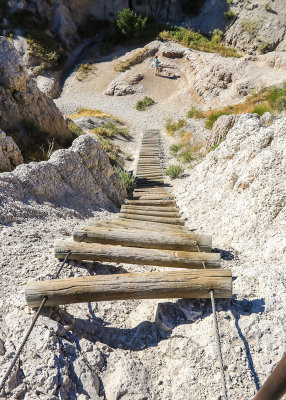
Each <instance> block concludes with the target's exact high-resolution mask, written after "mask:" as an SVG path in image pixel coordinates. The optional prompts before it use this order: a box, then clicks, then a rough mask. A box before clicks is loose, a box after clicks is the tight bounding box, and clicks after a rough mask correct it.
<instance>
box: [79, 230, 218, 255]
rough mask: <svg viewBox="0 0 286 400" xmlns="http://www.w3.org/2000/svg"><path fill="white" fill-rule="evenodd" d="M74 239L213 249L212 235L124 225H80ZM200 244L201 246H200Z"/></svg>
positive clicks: (154, 246) (113, 243)
mask: <svg viewBox="0 0 286 400" xmlns="http://www.w3.org/2000/svg"><path fill="white" fill-rule="evenodd" d="M73 239H74V240H75V241H77V242H80V241H83V242H86V243H101V244H112V245H120V246H126V247H143V248H153V249H165V250H184V251H191V252H196V251H198V250H199V249H200V251H203V252H210V251H211V244H212V240H211V236H207V235H205V236H203V235H196V234H194V233H191V232H190V233H187V232H186V233H180V234H179V233H178V232H177V233H175V234H174V233H172V232H160V231H159V232H154V231H153V232H150V231H146V230H144V229H141V230H140V231H139V230H136V229H132V228H130V229H129V230H127V229H124V228H123V227H116V228H113V227H105V228H103V227H95V226H93V227H92V226H85V225H80V226H77V227H76V228H75V229H74V233H73ZM198 246H199V248H198Z"/></svg>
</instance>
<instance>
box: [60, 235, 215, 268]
mask: <svg viewBox="0 0 286 400" xmlns="http://www.w3.org/2000/svg"><path fill="white" fill-rule="evenodd" d="M68 252H70V254H69V256H68V258H69V259H70V260H80V261H83V260H93V261H103V262H115V263H126V264H139V265H153V266H161V267H172V268H188V269H189V268H202V269H203V268H205V267H206V268H218V267H219V266H220V254H219V253H202V252H189V251H174V250H159V249H148V248H140V247H125V246H112V245H103V244H97V243H83V242H81V243H79V242H73V241H69V240H67V241H65V240H57V241H56V243H55V256H56V257H57V258H60V259H63V258H65V256H66V254H67V253H68Z"/></svg>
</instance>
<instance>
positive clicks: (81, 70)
mask: <svg viewBox="0 0 286 400" xmlns="http://www.w3.org/2000/svg"><path fill="white" fill-rule="evenodd" d="M96 70H97V66H96V65H95V64H90V63H85V64H80V66H79V67H78V68H77V70H76V79H77V80H78V81H83V80H84V79H86V78H88V77H89V76H90V75H92V74H94V72H95V71H96Z"/></svg>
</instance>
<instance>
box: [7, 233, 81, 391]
mask: <svg viewBox="0 0 286 400" xmlns="http://www.w3.org/2000/svg"><path fill="white" fill-rule="evenodd" d="M85 236H86V235H84V236H83V237H82V239H81V240H80V241H82V240H83V239H84V237H85ZM70 254H71V251H69V252H68V253H67V254H66V256H65V258H64V261H63V262H62V264H61V266H60V268H59V269H58V271H57V273H56V275H55V276H54V277H53V278H52V279H57V278H58V277H59V275H60V273H61V271H62V269H63V266H64V265H65V263H66V262H67V259H68V257H69V255H70ZM47 300H48V297H47V296H45V297H44V298H43V300H42V303H41V305H40V307H39V309H38V311H37V313H36V315H35V316H34V318H33V321H32V322H31V325H30V327H29V329H28V331H27V333H26V335H25V337H24V339H23V341H22V343H21V344H20V347H19V349H18V350H17V353H16V354H15V356H14V358H13V360H12V362H11V364H10V366H9V368H8V370H7V372H6V374H5V375H4V377H3V379H2V381H1V383H0V393H1V392H2V390H3V389H4V386H5V383H6V381H7V379H8V378H9V376H10V374H11V372H12V370H13V368H14V366H15V364H16V362H17V360H18V358H19V356H20V354H21V352H22V350H23V348H24V346H25V344H26V343H27V341H28V339H29V336H30V334H31V332H32V330H33V328H34V326H35V325H36V322H37V320H38V318H39V316H40V314H41V311H42V308H43V307H44V305H45V303H46V301H47Z"/></svg>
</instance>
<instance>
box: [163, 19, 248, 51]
mask: <svg viewBox="0 0 286 400" xmlns="http://www.w3.org/2000/svg"><path fill="white" fill-rule="evenodd" d="M216 36H217V35H216ZM159 39H161V40H164V41H167V40H173V41H175V42H178V43H181V44H183V45H184V46H186V47H189V48H191V49H196V50H200V51H206V52H210V53H219V54H221V55H222V56H224V57H241V56H240V54H239V53H238V52H237V50H236V49H234V48H231V47H226V46H224V45H223V44H222V42H221V41H218V40H217V37H216V38H215V40H209V39H208V38H207V37H205V36H203V35H202V34H201V33H198V32H195V31H193V30H192V29H186V28H183V27H177V26H174V27H169V28H168V29H167V30H164V31H163V32H161V33H160V34H159Z"/></svg>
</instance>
